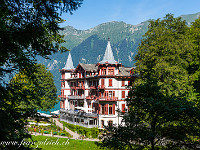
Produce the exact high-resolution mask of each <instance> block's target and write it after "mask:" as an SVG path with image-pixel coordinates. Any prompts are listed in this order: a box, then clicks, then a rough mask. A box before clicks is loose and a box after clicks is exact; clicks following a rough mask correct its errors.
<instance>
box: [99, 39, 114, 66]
mask: <svg viewBox="0 0 200 150" xmlns="http://www.w3.org/2000/svg"><path fill="white" fill-rule="evenodd" d="M99 63H100V64H106V63H108V64H116V63H117V61H115V59H114V56H113V52H112V48H111V46H110V40H109V39H108V44H107V47H106V51H105V54H104V57H103V60H102V61H100V62H99Z"/></svg>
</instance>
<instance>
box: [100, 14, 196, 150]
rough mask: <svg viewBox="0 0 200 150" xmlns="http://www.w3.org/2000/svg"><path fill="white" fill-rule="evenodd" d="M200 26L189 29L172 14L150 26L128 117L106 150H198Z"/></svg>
mask: <svg viewBox="0 0 200 150" xmlns="http://www.w3.org/2000/svg"><path fill="white" fill-rule="evenodd" d="M197 22H198V21H195V23H194V24H193V25H192V27H188V26H186V23H185V21H182V20H181V18H174V17H173V15H170V14H168V15H166V17H165V18H164V19H163V20H160V19H157V20H155V21H151V22H150V26H149V30H148V31H147V33H146V34H145V36H144V39H143V40H142V41H141V44H140V45H139V48H138V49H139V51H138V54H137V55H136V57H135V58H136V60H137V62H136V72H137V73H139V77H138V78H137V79H136V81H135V83H134V86H133V88H132V90H131V92H130V95H129V97H130V98H127V104H128V105H129V108H130V109H129V112H128V114H127V115H126V116H125V117H124V120H123V124H121V125H120V126H119V127H113V128H110V129H109V128H108V133H109V134H107V136H104V137H103V141H102V143H101V144H100V145H101V146H104V147H110V148H112V147H114V148H124V147H129V148H130V149H143V148H147V149H152V150H154V149H156V148H158V146H162V148H163V149H180V148H189V149H196V148H197V147H196V146H197V145H198V142H197V139H196V138H198V137H199V123H200V118H199V114H200V107H199V100H198V95H199V93H198V89H197V88H196V87H198V86H195V82H196V81H198V82H199V78H198V77H199V76H198V75H195V73H197V72H198V71H199V70H198V69H199V68H195V67H194V66H197V64H198V63H199V62H196V60H199V56H197V55H195V54H196V53H197V51H196V47H198V46H197V45H198V44H199V43H198V44H196V46H195V43H194V41H196V40H198V38H195V37H193V38H194V39H196V40H192V36H191V33H193V34H194V33H195V32H193V31H191V29H192V28H194V25H195V24H196V23H197ZM196 29H197V28H195V30H196ZM198 67H199V66H198ZM197 74H198V73H197ZM197 76H198V77H197ZM160 149H161V147H160Z"/></svg>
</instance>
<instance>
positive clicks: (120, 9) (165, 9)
mask: <svg viewBox="0 0 200 150" xmlns="http://www.w3.org/2000/svg"><path fill="white" fill-rule="evenodd" d="M197 12H200V0H84V1H83V4H82V5H81V7H80V8H79V9H78V10H77V11H74V12H73V15H70V14H69V13H67V14H64V15H62V18H63V19H65V20H66V21H65V23H62V24H61V26H62V27H63V26H67V25H70V26H73V27H74V28H76V29H81V30H86V29H90V28H93V27H95V26H97V25H99V24H101V23H105V22H110V21H124V22H125V23H128V24H132V25H137V24H139V23H141V22H143V21H146V20H148V19H157V18H163V17H164V16H165V14H167V13H172V14H174V16H175V17H178V16H180V15H185V14H193V13H197Z"/></svg>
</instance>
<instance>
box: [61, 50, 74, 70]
mask: <svg viewBox="0 0 200 150" xmlns="http://www.w3.org/2000/svg"><path fill="white" fill-rule="evenodd" d="M63 69H66V70H71V69H75V68H74V65H73V61H72V56H71V53H70V52H69V55H68V58H67V62H66V64H65V67H64V68H63Z"/></svg>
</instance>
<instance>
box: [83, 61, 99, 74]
mask: <svg viewBox="0 0 200 150" xmlns="http://www.w3.org/2000/svg"><path fill="white" fill-rule="evenodd" d="M80 66H81V67H82V68H83V69H84V70H85V71H95V72H96V71H97V69H98V67H97V66H96V64H82V63H80Z"/></svg>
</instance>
